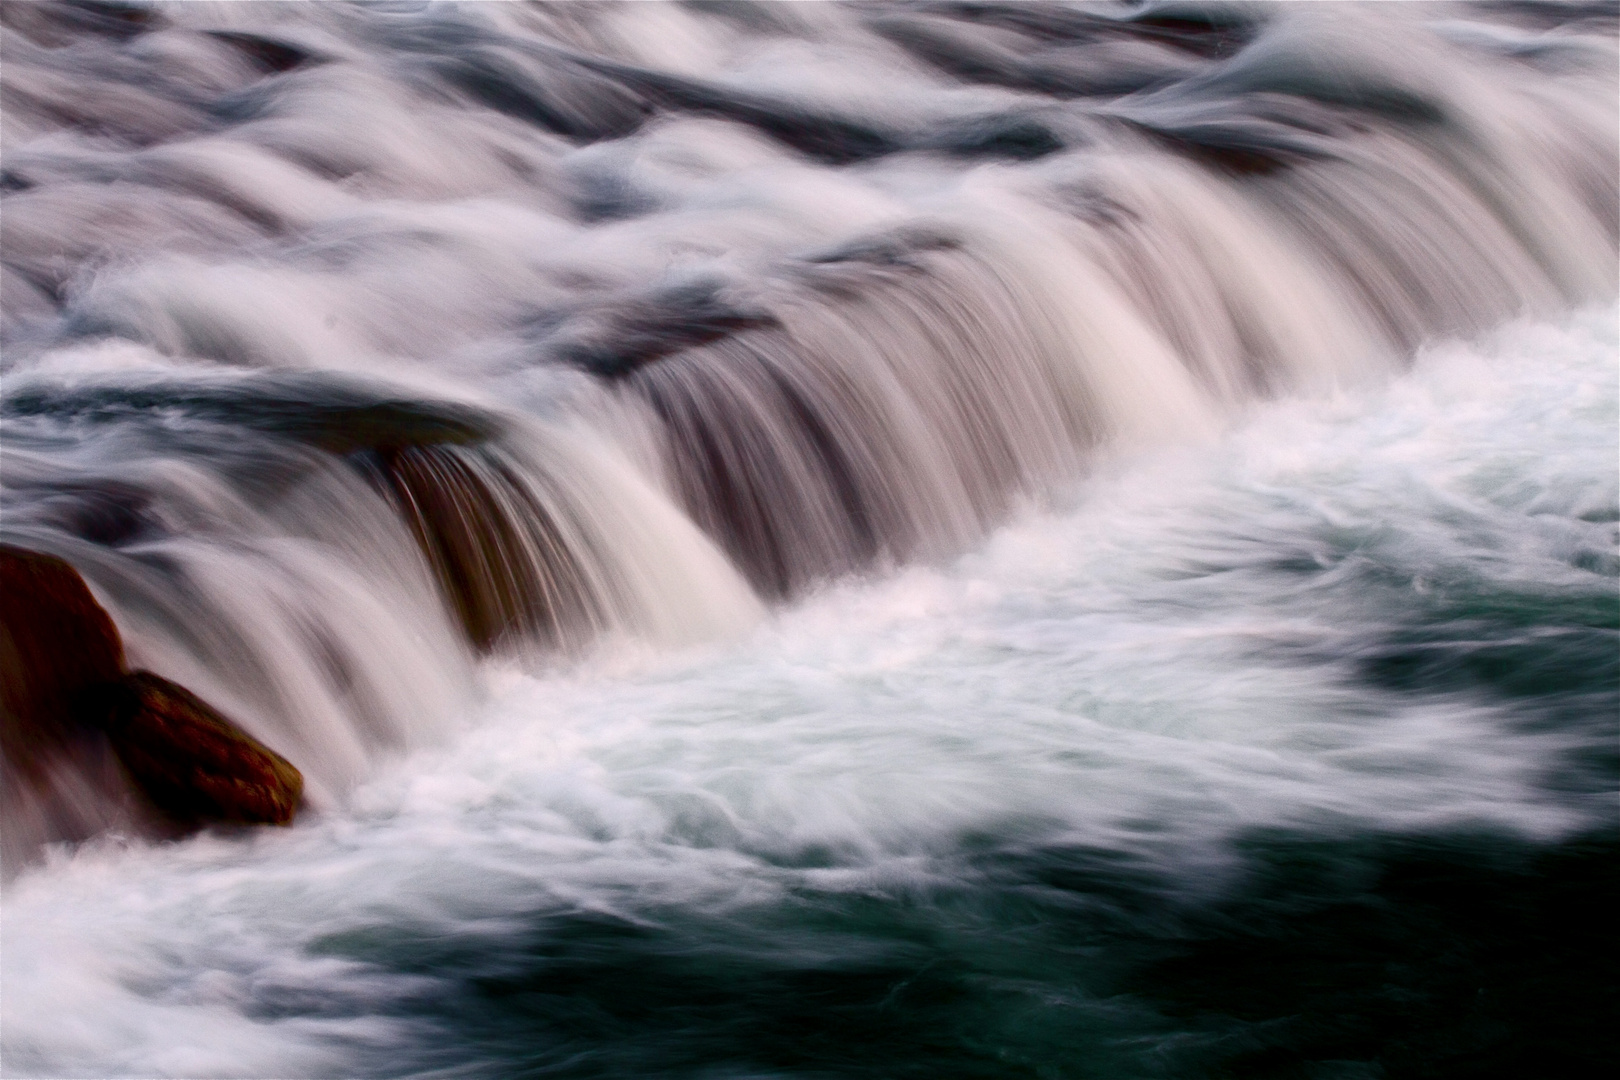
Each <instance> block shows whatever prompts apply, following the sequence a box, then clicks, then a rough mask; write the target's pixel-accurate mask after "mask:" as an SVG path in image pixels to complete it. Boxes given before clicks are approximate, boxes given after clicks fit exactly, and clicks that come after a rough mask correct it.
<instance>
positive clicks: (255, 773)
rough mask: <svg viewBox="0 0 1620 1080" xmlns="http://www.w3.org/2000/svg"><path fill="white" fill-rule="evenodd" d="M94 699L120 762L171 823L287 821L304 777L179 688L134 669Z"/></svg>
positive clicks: (206, 705) (200, 701)
mask: <svg viewBox="0 0 1620 1080" xmlns="http://www.w3.org/2000/svg"><path fill="white" fill-rule="evenodd" d="M95 697H96V698H98V699H99V703H100V706H101V709H102V710H103V712H102V719H101V723H102V726H103V728H104V730H105V731H106V733H107V736H108V738H109V740H110V741H111V743H112V749H113V753H115V754H116V755H117V756H118V761H119V763H120V764H121V765H123V767H124V770H125V772H126V773H127V774H128V775H129V778H130V780H131V781H132V782H133V783H134V785H135V787H136V788H137V789H139V791H140V792H141V794H143V795H144V796H145V797H146V799H147V800H148V801H149V802H150V803H151V804H152V806H154V807H155V808H156V809H158V810H159V811H161V812H162V813H163V814H164V815H165V816H166V817H168V818H169V819H171V820H172V821H175V822H176V823H178V824H180V825H182V826H188V827H197V826H202V825H207V824H209V823H210V822H226V823H232V824H241V825H285V824H287V823H289V822H290V821H292V819H293V815H294V814H295V813H296V812H297V810H298V803H299V800H300V798H302V796H303V791H304V778H303V776H302V775H301V774H300V773H299V771H298V770H297V769H296V768H294V767H293V765H292V763H291V762H289V761H288V760H287V759H286V758H284V757H282V756H281V755H280V754H278V753H276V752H275V751H274V750H271V749H270V748H269V747H267V746H265V745H264V744H263V743H260V742H259V741H258V740H256V739H255V738H253V736H251V735H249V734H248V733H247V732H245V731H243V730H242V729H241V727H239V726H238V725H237V724H235V723H233V722H232V721H231V720H230V719H228V718H227V717H225V716H224V715H222V714H221V713H220V712H219V711H218V710H217V709H215V708H214V707H213V706H211V705H209V704H208V703H207V702H205V701H203V700H202V699H201V698H199V697H198V696H197V695H196V694H193V693H192V692H191V691H189V690H187V689H186V688H185V687H183V686H180V685H178V684H176V683H172V682H170V681H169V680H168V679H165V678H163V677H161V676H159V675H154V674H152V673H151V672H150V671H137V672H134V673H133V674H130V675H126V676H124V677H123V678H122V679H120V680H119V681H117V682H115V683H110V684H107V685H105V686H103V687H102V688H100V690H99V692H98V693H97V694H96V695H95Z"/></svg>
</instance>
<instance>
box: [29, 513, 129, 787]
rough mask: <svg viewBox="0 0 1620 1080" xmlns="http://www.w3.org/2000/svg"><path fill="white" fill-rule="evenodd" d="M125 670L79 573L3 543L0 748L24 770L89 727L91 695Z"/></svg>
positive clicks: (119, 648) (107, 622)
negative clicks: (85, 711) (87, 697)
mask: <svg viewBox="0 0 1620 1080" xmlns="http://www.w3.org/2000/svg"><path fill="white" fill-rule="evenodd" d="M123 674H124V644H123V641H122V639H120V638H119V636H118V629H117V627H115V626H113V621H112V619H111V618H109V617H108V615H107V613H106V611H104V610H103V609H102V607H101V605H100V604H98V603H96V599H95V597H93V596H91V595H90V590H89V588H88V587H87V586H86V585H85V583H84V579H83V578H81V577H80V576H79V572H78V571H77V570H75V569H73V567H71V566H69V565H68V564H67V563H65V562H63V561H62V560H61V559H58V558H56V557H55V556H52V555H41V554H39V553H37V552H33V551H24V550H23V549H21V548H15V547H10V546H4V545H0V750H3V751H4V753H5V757H6V759H7V761H8V762H9V763H10V764H11V765H12V767H13V768H15V769H17V770H19V771H20V772H21V773H23V774H25V775H26V774H29V773H31V772H37V771H38V769H39V768H40V765H39V763H40V761H41V760H42V759H43V758H44V757H47V756H50V755H51V754H52V753H53V752H54V751H55V750H57V749H58V748H60V747H62V746H64V745H65V744H67V743H68V742H70V741H72V740H73V739H74V738H75V737H76V736H77V735H78V734H79V733H80V732H81V731H83V729H84V726H85V725H84V717H83V715H82V708H81V706H82V704H83V702H82V698H83V696H84V694H85V692H86V691H87V690H89V689H91V688H93V687H96V686H99V685H101V684H103V683H107V682H111V681H113V680H116V679H119V678H121V677H122V676H123Z"/></svg>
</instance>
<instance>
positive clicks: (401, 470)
mask: <svg viewBox="0 0 1620 1080" xmlns="http://www.w3.org/2000/svg"><path fill="white" fill-rule="evenodd" d="M350 460H351V461H352V462H353V463H354V464H355V465H356V466H357V467H358V468H359V469H360V470H361V471H362V472H363V473H364V474H365V475H366V477H367V478H368V479H369V480H370V481H371V482H372V484H373V485H374V486H375V487H377V488H378V489H379V490H380V491H381V492H382V493H383V494H384V495H385V496H386V497H387V498H388V499H389V501H390V502H392V503H393V505H394V508H395V510H396V511H397V512H398V513H399V515H400V517H402V518H403V519H404V520H405V523H406V525H407V526H409V528H410V530H411V534H412V536H413V537H414V538H415V540H416V542H417V545H418V546H419V547H420V548H421V550H422V553H423V555H425V556H426V557H427V560H428V562H429V564H430V565H431V566H432V567H433V570H434V573H435V575H436V577H437V578H438V583H439V587H440V590H441V592H442V593H443V595H444V598H445V601H446V603H447V605H448V606H449V608H450V610H451V611H452V612H453V613H454V615H455V616H456V619H457V621H458V622H459V623H460V624H461V627H462V629H463V630H465V631H466V634H467V636H468V638H469V639H471V641H472V643H473V644H474V645H475V646H477V647H478V648H479V649H481V650H485V651H487V650H490V649H493V648H496V647H498V646H500V645H501V644H502V643H504V642H508V641H510V640H513V639H516V638H527V639H531V640H536V641H539V642H541V643H542V644H548V645H559V644H561V643H562V641H563V640H564V636H565V635H564V634H563V630H564V628H567V627H580V626H588V625H590V624H591V623H593V622H595V621H596V619H597V612H596V608H595V604H594V602H593V601H592V599H591V597H590V595H589V593H588V591H587V590H586V588H585V581H584V573H583V570H582V569H581V567H580V566H579V563H578V561H577V560H576V558H575V557H574V555H573V553H572V552H571V551H570V550H569V546H568V543H567V541H566V540H565V538H564V536H563V535H562V532H561V531H560V529H559V528H558V526H557V522H556V520H555V519H554V518H553V517H552V515H551V514H550V513H549V512H548V511H547V510H546V508H545V507H544V506H542V505H541V504H540V502H539V500H538V499H537V498H536V497H535V496H534V494H533V493H532V492H531V491H530V489H529V488H528V487H527V485H525V484H524V483H523V481H522V480H520V479H519V478H518V477H517V475H516V474H515V473H514V472H513V471H512V470H511V469H510V468H508V467H507V466H506V465H505V464H504V463H503V462H501V461H500V460H499V459H498V458H497V457H495V456H494V455H493V454H491V453H489V452H487V450H486V449H485V448H482V447H469V446H458V445H453V444H438V445H416V446H392V447H378V448H373V449H371V450H367V451H364V452H361V453H357V454H355V455H353V456H352V457H351V458H350Z"/></svg>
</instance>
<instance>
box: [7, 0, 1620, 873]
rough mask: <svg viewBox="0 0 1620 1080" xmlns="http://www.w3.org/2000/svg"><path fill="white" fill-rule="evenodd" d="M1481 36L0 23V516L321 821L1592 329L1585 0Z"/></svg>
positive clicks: (728, 12)
mask: <svg viewBox="0 0 1620 1080" xmlns="http://www.w3.org/2000/svg"><path fill="white" fill-rule="evenodd" d="M1510 7H1511V6H1509V7H1504V8H1502V9H1500V10H1499V9H1496V8H1492V7H1489V6H1482V7H1479V8H1470V9H1467V10H1466V14H1463V15H1459V14H1454V13H1453V14H1448V12H1450V10H1451V9H1446V10H1444V11H1441V10H1431V9H1429V8H1428V7H1426V6H1422V5H1416V6H1408V5H1371V6H1366V7H1361V6H1353V5H1352V6H1343V5H1332V4H1329V5H1304V6H1301V7H1299V8H1292V7H1275V6H1269V5H1236V4H1234V5H1225V4H1212V5H1196V4H1192V5H1187V4H1174V5H1146V6H1139V7H1126V6H1120V7H1113V6H1106V5H1105V6H1096V7H1092V6H1084V7H1060V6H1056V5H1044V4H1042V5H1022V4H1002V3H960V4H958V3H939V4H922V5H915V6H907V7H904V8H899V9H894V10H890V9H886V8H870V9H869V8H867V7H865V6H862V5H851V6H835V5H774V4H761V5H749V4H742V3H737V4H718V5H709V4H697V3H693V4H686V5H628V6H613V5H606V6H595V5H541V6H538V7H531V6H527V5H478V4H467V5H446V4H427V5H410V4H381V5H364V6H359V5H357V6H352V7H351V6H340V5H336V4H330V5H329V4H320V5H300V6H295V7H287V6H281V5H269V4H258V3H245V4H221V5H213V4H156V5H140V4H131V5H125V4H112V3H101V4H97V3H84V4H49V5H32V4H28V5H24V4H6V5H4V16H5V23H4V27H5V28H4V30H3V34H4V37H3V46H4V59H5V79H6V91H7V94H8V95H9V96H8V97H7V103H6V110H5V114H4V121H5V140H6V141H5V160H4V175H3V183H0V188H3V192H4V195H3V202H0V215H3V234H0V262H3V269H4V279H3V283H0V288H3V293H0V299H3V308H4V316H5V322H4V327H3V332H0V345H3V348H4V359H3V373H4V382H5V386H4V401H3V403H0V409H3V418H4V460H3V465H0V484H3V496H4V500H5V502H4V517H3V520H0V539H3V540H4V542H5V543H7V544H12V545H16V546H18V547H23V548H27V549H29V550H34V551H39V552H44V553H48V554H54V555H58V556H60V557H62V558H64V559H66V560H67V561H68V562H69V563H71V564H72V565H73V566H74V567H75V568H76V569H77V570H78V571H79V572H80V573H81V574H82V575H83V576H84V578H85V579H86V581H87V582H88V583H89V584H90V586H91V587H92V589H93V591H94V592H95V594H96V596H97V598H98V600H99V601H100V602H101V603H102V604H103V605H104V606H105V608H106V609H107V610H108V611H109V612H110V613H111V614H112V616H113V619H114V622H115V623H116V624H117V625H118V627H119V629H120V630H121V632H122V633H123V635H124V639H125V642H126V644H127V647H128V650H129V652H130V654H131V656H132V658H133V659H134V660H135V661H138V663H139V665H140V666H142V667H145V668H148V669H151V670H153V671H156V672H158V673H160V674H162V675H164V676H167V677H169V678H172V679H174V680H175V681H177V682H179V683H181V684H183V685H184V686H186V687H189V688H191V689H192V690H194V691H195V692H197V693H198V694H200V695H202V696H203V697H205V698H207V699H208V700H209V701H211V702H214V703H215V704H217V705H219V706H220V707H221V708H223V709H224V710H225V711H227V712H228V713H230V714H231V715H233V716H235V717H237V718H238V719H239V720H240V721H241V723H242V724H243V726H244V727H245V728H246V729H247V730H249V731H250V732H251V733H252V734H253V735H254V736H256V737H257V738H259V739H261V740H263V741H264V742H265V743H266V744H268V745H270V746H272V747H274V748H275V749H276V750H278V751H279V752H280V753H282V754H285V755H286V756H287V757H288V758H289V759H290V760H291V761H292V762H293V763H294V764H295V765H297V766H298V767H299V769H301V770H302V771H303V772H304V773H305V775H306V777H307V778H308V780H309V789H308V790H309V797H310V799H311V800H312V802H313V803H314V804H315V805H332V804H334V803H335V802H337V801H339V800H341V798H342V797H343V793H344V792H345V790H347V789H348V788H349V787H350V786H352V785H353V784H354V783H355V782H356V781H357V780H358V779H359V778H361V777H363V776H364V775H365V774H366V771H367V769H368V768H369V767H370V764H371V763H372V762H374V761H375V760H376V758H377V757H378V756H379V755H384V754H388V753H394V752H398V751H399V750H401V749H402V748H407V747H411V746H417V745H422V744H423V743H426V742H431V741H432V740H433V739H435V738H438V737H439V736H440V734H441V733H442V732H443V731H444V730H445V727H446V725H447V724H449V723H450V722H451V721H452V719H453V718H454V717H455V716H456V715H457V714H458V712H459V711H461V710H463V709H464V707H465V704H466V702H467V701H469V700H470V699H471V698H472V697H473V696H475V695H476V693H477V692H478V691H477V677H476V673H477V670H478V669H477V665H478V663H479V662H480V657H481V656H488V655H495V656H498V657H505V658H513V659H516V660H518V661H519V662H523V663H529V664H546V663H558V662H566V659H567V658H568V657H570V656H577V655H579V654H580V653H582V652H584V651H586V650H589V649H591V648H593V647H596V646H598V645H599V644H600V643H601V642H603V641H604V640H606V639H610V638H614V637H621V638H624V639H627V640H640V641H650V642H653V643H656V644H660V645H674V644H689V643H694V642H702V641H706V640H714V639H716V638H718V637H723V636H724V635H727V634H734V633H738V632H741V631H742V630H744V629H746V628H747V627H748V626H750V625H752V624H753V623H754V622H755V621H757V620H758V618H759V617H760V615H761V613H762V612H763V611H764V610H765V606H764V605H766V604H768V603H775V602H780V601H784V600H788V599H790V598H793V597H796V596H802V595H804V594H805V593H806V592H807V591H809V590H812V589H813V588H815V587H817V586H818V585H823V584H826V583H828V582H830V581H833V580H836V579H838V578H840V577H843V576H846V575H850V574H856V573H864V572H870V571H874V570H883V569H888V568H893V567H896V566H899V565H902V564H905V563H908V562H915V561H940V560H944V559H948V558H950V557H953V556H955V555H958V554H960V553H962V552H964V551H967V550H968V549H970V548H971V547H972V546H973V545H975V544H977V543H979V542H981V541H982V540H983V539H984V537H985V536H986V535H987V533H988V532H989V531H990V530H992V529H994V528H995V527H996V526H998V525H999V524H1001V523H1003V522H1004V521H1006V520H1007V518H1008V517H1009V515H1010V514H1011V513H1012V512H1013V510H1014V508H1015V507H1017V506H1020V505H1023V504H1026V503H1031V502H1033V503H1035V504H1040V503H1042V502H1050V501H1052V500H1056V499H1061V498H1062V497H1063V493H1064V492H1065V491H1066V490H1068V489H1069V488H1071V487H1072V485H1073V484H1074V483H1075V482H1076V481H1077V480H1078V478H1080V477H1082V476H1083V475H1084V474H1085V473H1086V471H1087V470H1088V469H1089V468H1091V467H1093V466H1094V465H1095V463H1097V462H1099V461H1101V460H1103V459H1104V458H1105V457H1106V456H1107V455H1109V454H1114V453H1121V452H1124V451H1126V450H1129V449H1131V448H1140V447H1143V446H1155V445H1163V444H1166V443H1169V442H1174V441H1178V440H1179V441H1186V440H1193V439H1197V438H1200V437H1203V436H1204V435H1206V434H1208V433H1209V432H1212V431H1215V430H1217V429H1218V428H1219V426H1220V425H1221V424H1222V423H1224V422H1225V421H1226V420H1227V419H1228V418H1229V417H1231V416H1233V415H1235V414H1236V413H1237V412H1238V411H1239V410H1241V409H1243V408H1244V407H1246V406H1247V405H1248V404H1250V403H1253V402H1256V401H1259V400H1263V399H1268V398H1276V397H1281V396H1287V395H1295V394H1326V393H1332V392H1334V391H1335V390H1337V389H1341V388H1344V387H1348V386H1352V385H1357V384H1362V383H1366V382H1368V381H1371V380H1376V379H1379V378H1382V377H1386V376H1388V375H1389V374H1391V373H1393V372H1395V371H1398V370H1399V369H1400V367H1401V365H1403V364H1404V363H1405V362H1406V361H1407V359H1408V358H1409V357H1410V356H1411V355H1412V353H1413V351H1414V350H1415V349H1416V348H1417V347H1419V346H1420V345H1421V344H1422V343H1424V342H1426V341H1430V340H1433V339H1435V338H1438V337H1442V336H1447V335H1469V334H1476V333H1479V332H1481V331H1483V330H1484V329H1486V328H1488V327H1491V326H1493V325H1495V324H1497V323H1500V322H1503V321H1505V320H1508V319H1512V318H1514V317H1517V316H1522V315H1546V314H1550V313H1554V312H1557V311H1560V310H1563V309H1566V308H1568V307H1570V306H1573V305H1577V304H1580V303H1583V302H1587V301H1590V300H1594V299H1607V298H1612V297H1613V295H1614V293H1615V290H1616V288H1617V282H1616V259H1617V243H1620V240H1617V230H1620V219H1617V210H1616V207H1617V204H1620V180H1617V175H1616V157H1617V152H1620V151H1617V109H1616V85H1617V84H1616V58H1615V50H1614V41H1613V35H1612V21H1613V12H1612V11H1611V10H1610V9H1608V8H1607V7H1602V6H1601V5H1600V6H1599V7H1600V10H1598V11H1596V12H1595V13H1590V14H1589V13H1586V12H1585V10H1584V9H1583V8H1581V7H1580V6H1579V5H1545V6H1541V7H1538V8H1535V9H1533V10H1527V11H1525V12H1516V11H1515V10H1510ZM1594 26H1595V27H1596V29H1593V27H1594ZM1605 28H1609V29H1605ZM100 768H102V766H101V765H95V766H94V767H92V766H86V768H85V772H84V776H87V777H89V776H93V775H99V773H96V771H95V770H96V769H100ZM96 790H97V783H96V782H94V781H93V780H84V779H83V777H81V778H80V779H78V780H67V781H63V783H62V784H60V785H58V786H57V787H56V788H54V789H52V790H51V791H50V792H46V793H45V794H42V795H40V799H42V800H43V801H44V802H45V803H52V802H54V803H56V804H60V805H62V806H65V807H72V806H80V808H81V809H83V807H84V805H86V804H88V803H93V802H94V801H95V800H96V799H97V798H100V797H101V796H97V795H96V794H95V791H96ZM106 798H108V799H109V800H113V799H114V798H115V797H114V796H111V795H109V796H106ZM8 813H13V812H12V811H11V810H10V809H8ZM15 813H16V815H22V811H16V812H15ZM116 818H117V811H116V808H112V809H108V808H101V809H96V810H93V812H92V811H91V810H85V811H84V812H82V813H78V814H77V816H75V815H73V814H65V815H64V814H57V815H55V816H54V817H53V816H52V814H50V813H40V814H34V816H33V817H30V818H29V820H30V821H32V822H34V824H31V825H28V826H27V827H26V828H25V829H23V832H24V833H25V834H26V835H24V837H23V839H22V840H20V841H18V847H17V848H16V849H15V850H22V849H26V848H28V847H30V846H34V845H37V844H39V843H42V842H45V841H48V840H51V839H57V838H68V839H73V838H78V837H80V836H83V835H87V834H88V833H89V832H91V831H94V829H96V828H100V827H101V826H102V825H103V824H105V823H106V822H108V821H113V820H116ZM53 822H54V824H53ZM42 823H43V824H42ZM16 827H17V828H23V827H22V826H21V825H17V826H16ZM8 843H9V841H8ZM12 854H13V849H12V848H9V847H8V857H12Z"/></svg>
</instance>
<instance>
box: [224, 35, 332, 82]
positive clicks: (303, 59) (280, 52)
mask: <svg viewBox="0 0 1620 1080" xmlns="http://www.w3.org/2000/svg"><path fill="white" fill-rule="evenodd" d="M209 36H210V37H213V38H215V39H217V40H219V41H223V42H224V43H225V44H227V45H229V46H231V47H232V48H234V49H236V50H237V51H238V52H240V53H241V54H242V55H244V56H246V57H247V58H248V59H249V60H251V61H253V63H254V65H255V66H257V67H258V68H259V69H260V70H261V71H265V72H267V73H271V74H280V73H281V72H284V71H291V70H292V69H293V68H296V67H300V66H302V65H303V64H305V63H308V62H309V61H310V59H311V56H310V54H309V53H308V52H306V51H305V50H303V49H300V48H298V47H297V46H295V45H289V44H287V43H286V42H284V41H276V40H275V39H273V38H267V37H264V36H262V35H259V34H245V33H240V32H237V31H230V30H216V31H213V32H212V33H211V34H210V35H209Z"/></svg>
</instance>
